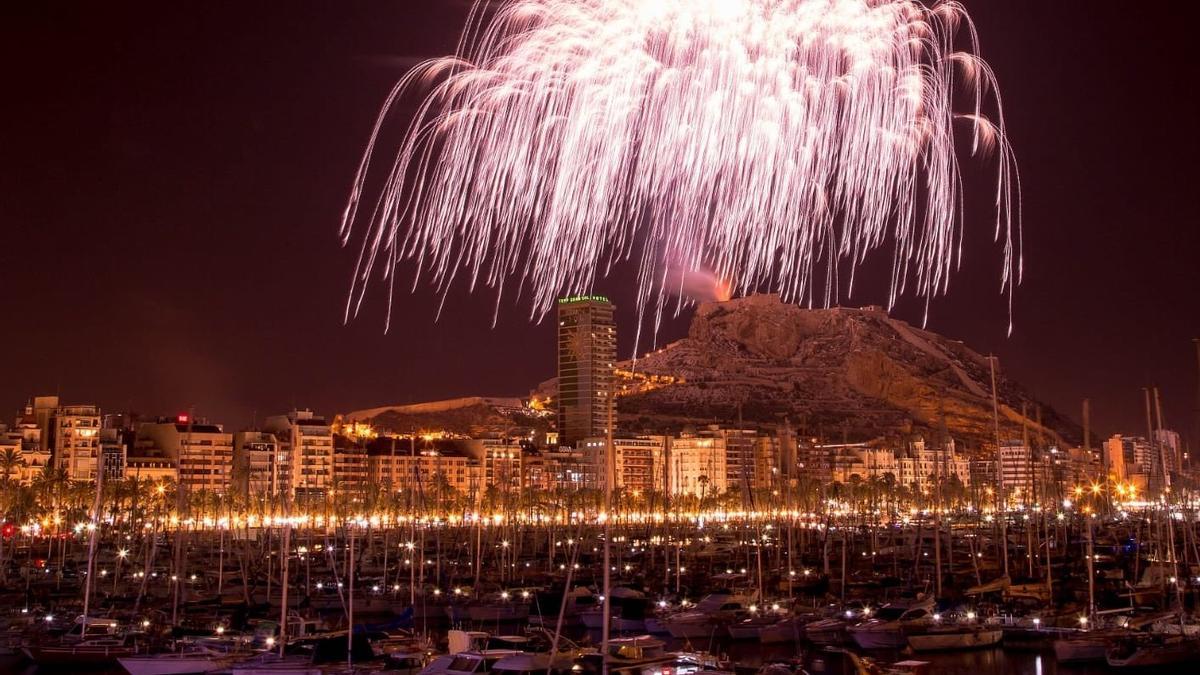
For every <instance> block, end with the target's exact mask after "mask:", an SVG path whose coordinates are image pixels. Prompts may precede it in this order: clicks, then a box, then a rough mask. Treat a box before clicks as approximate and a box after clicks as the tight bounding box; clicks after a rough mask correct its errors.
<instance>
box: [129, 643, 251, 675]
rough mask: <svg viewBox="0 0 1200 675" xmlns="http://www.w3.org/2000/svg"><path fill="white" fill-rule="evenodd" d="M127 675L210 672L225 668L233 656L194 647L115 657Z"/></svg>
mask: <svg viewBox="0 0 1200 675" xmlns="http://www.w3.org/2000/svg"><path fill="white" fill-rule="evenodd" d="M117 661H118V662H119V663H120V664H121V667H122V668H124V669H125V672H127V673H129V675H184V674H186V673H211V672H213V671H215V670H221V669H224V668H227V667H228V666H229V665H230V664H231V663H232V662H233V661H234V657H232V656H228V655H225V654H219V653H214V652H210V651H208V650H206V649H196V650H190V651H183V652H166V653H162V654H140V655H134V656H122V657H119V658H118V659H117Z"/></svg>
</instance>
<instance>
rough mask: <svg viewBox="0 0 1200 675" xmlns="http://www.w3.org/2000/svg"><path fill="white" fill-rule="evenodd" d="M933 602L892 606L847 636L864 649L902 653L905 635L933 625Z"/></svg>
mask: <svg viewBox="0 0 1200 675" xmlns="http://www.w3.org/2000/svg"><path fill="white" fill-rule="evenodd" d="M932 609H933V601H932V600H925V601H921V602H917V603H913V604H898V603H892V604H887V605H884V606H883V607H880V608H879V609H878V610H876V611H875V612H874V613H873V614H872V615H871V618H869V619H867V620H866V621H864V622H862V623H860V624H858V625H857V626H850V627H849V628H847V629H846V632H847V633H849V634H850V637H851V638H852V639H853V640H854V642H855V644H857V645H858V646H859V647H861V648H863V649H900V648H902V647H904V646H905V645H907V644H908V638H907V636H906V634H905V633H906V631H909V630H911V629H912V628H913V627H917V626H923V625H926V624H929V623H931V622H932V621H933V615H932V614H931V611H930V610H932Z"/></svg>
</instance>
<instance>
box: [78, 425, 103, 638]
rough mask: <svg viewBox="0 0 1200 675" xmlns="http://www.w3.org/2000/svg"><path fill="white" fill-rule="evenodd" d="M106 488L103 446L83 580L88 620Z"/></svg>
mask: <svg viewBox="0 0 1200 675" xmlns="http://www.w3.org/2000/svg"><path fill="white" fill-rule="evenodd" d="M103 489H104V449H103V448H101V449H100V452H99V457H97V458H96V497H95V499H94V500H93V501H92V517H91V523H90V525H91V532H90V533H89V537H88V558H87V574H86V575H85V577H84V582H83V619H84V621H85V622H86V621H87V618H88V608H89V606H90V604H91V600H92V574H93V572H95V571H96V570H95V567H96V537H97V535H99V533H100V494H101V490H103ZM86 628H87V626H86V625H85V626H84V630H83V633H81V635H82V634H84V633H86V632H87V631H86Z"/></svg>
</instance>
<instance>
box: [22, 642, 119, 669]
mask: <svg viewBox="0 0 1200 675" xmlns="http://www.w3.org/2000/svg"><path fill="white" fill-rule="evenodd" d="M22 651H23V652H24V653H25V656H26V657H27V658H28V659H29V660H30V661H33V662H34V663H36V664H37V665H38V666H43V667H46V666H48V667H75V668H81V667H86V668H92V667H96V668H99V667H103V666H112V665H116V663H117V659H118V658H120V657H122V656H133V655H134V654H136V653H137V648H136V647H134V646H133V645H132V644H130V643H129V641H128V640H126V639H124V638H118V637H105V638H96V639H94V640H83V641H80V642H74V643H71V642H61V643H55V644H47V645H40V646H39V645H31V646H28V647H25V648H24V649H22Z"/></svg>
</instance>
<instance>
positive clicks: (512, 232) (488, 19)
mask: <svg viewBox="0 0 1200 675" xmlns="http://www.w3.org/2000/svg"><path fill="white" fill-rule="evenodd" d="M497 5H498V6H497ZM960 44H961V47H960ZM977 54H978V46H977V38H976V34H975V29H974V26H973V25H972V23H971V21H970V19H969V17H968V16H967V14H966V12H965V10H964V8H963V7H962V6H961V5H959V4H957V3H954V2H945V3H940V4H937V5H933V6H927V5H925V4H923V3H921V2H915V1H906V0H904V1H902V0H507V1H505V2H500V3H487V4H485V3H482V2H481V3H478V4H476V5H475V6H474V8H473V9H472V12H471V14H470V17H469V19H468V24H467V29H466V30H465V31H464V33H463V37H462V41H461V44H460V47H459V53H458V55H457V56H454V57H447V58H440V59H434V60H431V61H427V62H425V63H423V64H421V65H419V66H418V67H416V68H414V69H413V70H412V71H410V72H409V73H408V74H407V75H406V76H405V77H404V78H403V79H401V80H400V82H398V83H397V85H396V86H395V88H394V89H393V90H392V92H391V94H390V95H389V97H388V99H387V101H386V103H385V105H384V107H383V110H382V111H381V113H380V115H379V118H378V121H377V123H376V125H375V129H374V131H373V133H372V136H371V140H370V142H369V144H368V146H367V149H366V152H365V154H364V157H363V159H362V163H361V165H360V167H359V170H358V173H357V176H356V178H355V182H354V188H353V191H352V194H351V197H350V200H349V204H348V206H347V209H346V212H345V216H344V220H343V223H342V228H341V236H342V240H343V243H344V244H349V243H350V242H351V241H353V240H354V239H355V235H356V233H358V235H359V236H360V237H361V241H362V249H361V252H360V255H359V259H358V264H357V268H356V270H355V275H354V281H353V285H352V289H351V292H350V295H349V299H348V302H347V306H346V318H347V319H349V318H350V317H352V316H354V315H356V314H357V313H358V311H359V309H360V307H361V305H362V302H363V298H364V295H365V292H366V289H367V287H368V285H369V284H370V282H371V281H372V279H375V278H382V279H384V280H386V283H387V284H388V287H389V311H388V315H389V321H390V315H391V301H390V298H391V297H392V296H391V292H393V291H394V286H395V283H396V272H397V267H398V264H399V263H400V262H401V261H406V260H407V261H410V262H409V263H408V264H409V266H411V267H412V268H413V269H414V270H415V276H414V282H413V283H414V286H415V284H416V283H417V280H419V279H421V278H422V277H424V278H426V279H429V280H431V281H432V282H433V284H434V285H435V286H436V287H437V288H438V289H439V290H440V291H441V292H442V293H443V297H444V294H445V292H446V290H447V289H449V288H450V287H451V286H452V284H453V283H454V282H455V281H456V280H458V279H460V278H461V279H464V280H465V281H466V282H468V283H469V284H470V286H471V287H472V288H475V287H476V286H477V285H479V284H484V285H486V286H489V287H491V288H493V289H495V290H496V292H497V294H498V295H502V294H504V293H505V292H506V290H507V291H508V292H512V293H515V295H517V296H525V297H526V298H527V299H528V302H529V304H530V307H531V313H532V316H533V317H534V318H541V317H542V316H544V315H545V314H546V312H547V311H549V310H550V308H551V307H553V306H554V301H555V299H556V298H557V297H559V296H562V295H566V294H576V293H584V292H587V291H590V290H591V289H592V287H593V285H594V284H595V282H596V280H597V278H598V277H600V276H603V275H605V274H607V273H608V272H609V271H610V270H611V269H612V267H613V265H614V264H615V263H617V262H618V261H622V260H632V261H633V262H634V264H635V266H636V269H637V287H638V296H637V297H638V310H639V313H640V314H641V315H642V316H651V317H653V318H654V319H655V325H656V326H657V322H658V320H659V319H661V317H662V316H663V313H664V311H665V304H666V303H667V302H668V301H669V299H670V298H683V297H686V294H684V293H673V292H671V291H672V290H673V289H671V288H670V286H671V285H672V284H676V283H681V282H680V281H678V280H679V279H681V278H682V276H683V275H680V274H678V270H685V271H689V270H690V271H697V272H702V273H704V274H711V275H715V277H716V278H718V279H723V280H729V282H730V283H731V284H732V291H733V292H734V293H736V294H745V293H750V292H754V291H760V290H770V291H773V292H777V293H779V294H780V295H781V296H782V297H783V299H784V300H786V301H791V302H801V303H808V304H810V305H818V304H819V305H829V304H832V303H834V302H836V301H837V300H838V298H839V295H840V294H841V293H843V292H844V293H845V294H846V295H849V294H850V293H851V292H853V287H854V273H855V271H856V270H857V269H858V268H859V266H860V265H861V264H862V263H863V261H864V260H865V258H866V257H867V255H868V254H869V253H870V252H872V251H875V250H879V249H883V250H884V251H885V253H884V254H885V255H888V254H890V255H891V258H892V273H891V279H890V285H889V301H890V303H894V302H895V301H896V300H897V298H898V297H900V296H901V295H903V294H905V293H912V294H915V295H916V296H918V297H922V298H924V299H925V302H926V309H927V310H928V302H929V300H930V299H931V298H933V297H935V296H937V295H939V294H942V293H945V292H946V290H947V289H948V284H949V281H950V277H951V273H952V272H953V271H954V270H955V269H956V268H957V267H958V266H959V264H960V260H961V246H962V242H963V238H964V222H963V220H964V218H963V208H962V204H963V196H962V187H963V186H962V180H961V174H960V167H959V152H958V151H957V150H956V139H957V141H958V145H959V146H961V148H962V149H963V150H964V153H963V154H969V155H971V156H975V155H979V156H990V157H991V161H993V162H994V165H995V172H996V182H995V193H994V196H995V221H994V229H993V236H994V237H995V239H996V240H997V241H999V242H1000V243H1001V244H1002V247H1003V262H1002V263H1001V279H1000V288H1001V291H1002V292H1007V293H1008V297H1009V302H1010V314H1011V299H1012V292H1013V288H1014V286H1015V285H1016V284H1017V283H1018V282H1019V277H1020V268H1021V256H1020V231H1019V217H1020V213H1019V184H1018V179H1017V173H1016V164H1015V161H1014V158H1013V154H1012V151H1011V149H1010V147H1009V144H1008V141H1007V139H1006V136H1005V128H1004V118H1003V113H1002V111H1001V105H1000V98H999V93H998V90H997V89H996V87H995V78H994V76H993V74H992V71H991V69H990V68H989V67H988V65H987V64H986V63H985V62H983V61H982V60H981V59H980V58H979V57H978V56H977ZM414 92H420V93H421V95H422V98H421V102H420V104H419V106H418V108H417V109H416V112H415V115H414V116H413V117H412V118H411V119H410V120H409V126H408V128H407V133H406V134H405V136H404V139H403V141H402V143H401V145H400V147H399V149H398V151H397V152H396V153H395V156H394V157H393V158H391V159H392V161H391V164H390V167H389V169H388V170H387V173H386V175H385V176H383V177H381V183H382V185H381V187H380V188H378V193H377V194H376V192H375V190H374V189H372V190H371V196H370V197H369V198H367V199H364V197H365V194H366V187H365V183H366V181H367V178H368V176H369V175H371V168H372V162H373V160H375V156H376V153H377V152H379V151H380V150H381V148H380V147H379V146H378V142H379V137H380V131H381V129H383V128H384V127H385V125H386V124H387V122H388V120H389V119H390V117H391V115H392V114H393V112H394V110H393V109H394V108H396V107H397V105H396V104H397V102H398V101H399V100H401V99H402V98H404V97H405V95H406V94H410V93H414ZM956 102H957V103H959V104H960V106H961V107H958V108H956ZM985 108H986V110H985ZM989 115H990V117H989ZM989 229H992V228H991V227H989ZM672 270H675V272H672ZM499 303H500V300H499V299H498V300H497V307H499Z"/></svg>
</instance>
